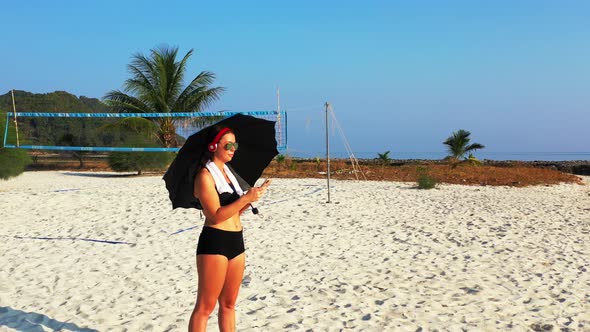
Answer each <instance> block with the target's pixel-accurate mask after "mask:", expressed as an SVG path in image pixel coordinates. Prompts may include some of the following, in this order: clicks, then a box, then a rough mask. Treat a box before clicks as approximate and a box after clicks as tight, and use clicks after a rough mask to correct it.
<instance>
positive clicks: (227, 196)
mask: <svg viewBox="0 0 590 332" xmlns="http://www.w3.org/2000/svg"><path fill="white" fill-rule="evenodd" d="M229 186H230V187H231V189H232V190H233V192H232V193H222V194H220V193H217V195H218V196H219V204H220V205H221V206H226V205H229V204H231V203H233V202H235V201H237V200H238V199H239V198H240V195H238V193H237V192H236V188H235V187H234V185H233V184H231V183H229ZM197 209H199V210H202V209H203V206H202V205H201V202H200V201H199V200H198V199H197Z"/></svg>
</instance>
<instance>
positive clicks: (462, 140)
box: [443, 129, 485, 159]
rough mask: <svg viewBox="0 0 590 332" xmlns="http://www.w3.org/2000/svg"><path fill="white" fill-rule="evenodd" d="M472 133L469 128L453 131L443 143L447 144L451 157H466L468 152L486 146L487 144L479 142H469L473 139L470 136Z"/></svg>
mask: <svg viewBox="0 0 590 332" xmlns="http://www.w3.org/2000/svg"><path fill="white" fill-rule="evenodd" d="M470 135H471V133H470V132H468V131H467V130H463V129H459V130H458V131H456V132H453V134H452V135H451V136H450V137H449V138H447V139H446V140H445V141H444V142H443V144H445V145H447V148H448V151H449V154H450V156H451V157H453V158H456V159H460V158H464V156H465V154H467V153H468V152H471V151H475V150H479V149H483V148H485V146H483V145H481V144H479V143H472V144H469V143H470V141H471V138H470V137H469V136H470Z"/></svg>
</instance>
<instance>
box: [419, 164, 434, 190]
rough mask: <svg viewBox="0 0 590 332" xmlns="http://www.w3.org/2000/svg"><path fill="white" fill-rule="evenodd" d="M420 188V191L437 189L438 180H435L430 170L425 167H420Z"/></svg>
mask: <svg viewBox="0 0 590 332" xmlns="http://www.w3.org/2000/svg"><path fill="white" fill-rule="evenodd" d="M417 171H418V188H420V189H432V188H434V187H436V179H435V178H433V177H432V176H431V175H430V174H429V173H428V169H427V168H424V167H418V169H417Z"/></svg>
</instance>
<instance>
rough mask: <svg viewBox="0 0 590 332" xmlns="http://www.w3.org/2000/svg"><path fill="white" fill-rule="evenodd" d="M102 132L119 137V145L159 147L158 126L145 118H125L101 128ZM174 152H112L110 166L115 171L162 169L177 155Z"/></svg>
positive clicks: (139, 173)
mask: <svg viewBox="0 0 590 332" xmlns="http://www.w3.org/2000/svg"><path fill="white" fill-rule="evenodd" d="M100 131H101V132H107V133H111V134H113V135H114V136H116V137H119V139H120V141H118V142H117V144H118V145H124V146H131V147H158V146H159V141H158V135H157V133H158V127H157V125H156V124H154V123H153V122H151V121H149V120H146V119H144V118H124V119H122V120H120V121H117V122H115V123H111V124H108V125H106V126H103V127H102V128H100ZM175 155H176V154H175V153H173V152H111V153H110V154H109V157H108V162H109V166H110V167H111V169H112V170H113V171H115V172H129V171H134V172H137V174H138V175H141V173H142V172H143V171H144V170H161V169H163V168H165V167H166V166H167V165H168V164H169V163H170V162H172V160H173V159H174V157H175Z"/></svg>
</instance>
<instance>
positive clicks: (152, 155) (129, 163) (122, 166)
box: [108, 152, 176, 175]
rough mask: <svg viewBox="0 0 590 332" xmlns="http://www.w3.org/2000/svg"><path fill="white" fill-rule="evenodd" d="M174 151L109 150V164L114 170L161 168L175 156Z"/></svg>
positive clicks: (139, 173) (139, 172) (139, 171)
mask: <svg viewBox="0 0 590 332" xmlns="http://www.w3.org/2000/svg"><path fill="white" fill-rule="evenodd" d="M175 155H176V154H175V153H174V152H111V153H110V154H109V158H108V160H109V166H110V167H111V168H112V169H113V171H115V172H137V174H138V175H141V172H142V171H152V170H163V169H164V168H166V167H167V166H168V165H169V164H170V163H171V162H172V160H173V159H174V157H175Z"/></svg>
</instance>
